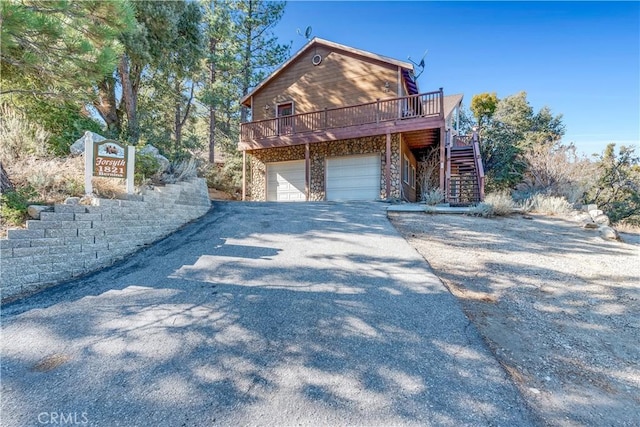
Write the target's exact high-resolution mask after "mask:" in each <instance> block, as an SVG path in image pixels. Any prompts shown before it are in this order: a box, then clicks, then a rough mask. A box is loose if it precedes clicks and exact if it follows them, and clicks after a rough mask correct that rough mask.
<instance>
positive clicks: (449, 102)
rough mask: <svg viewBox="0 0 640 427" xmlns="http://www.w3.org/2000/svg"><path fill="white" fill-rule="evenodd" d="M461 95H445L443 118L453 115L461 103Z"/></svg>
mask: <svg viewBox="0 0 640 427" xmlns="http://www.w3.org/2000/svg"><path fill="white" fill-rule="evenodd" d="M462 96H463V95H462V94H461V93H458V94H455V95H445V97H444V116H445V117H449V115H451V113H453V110H454V108H456V106H457V105H458V104H459V103H461V102H462Z"/></svg>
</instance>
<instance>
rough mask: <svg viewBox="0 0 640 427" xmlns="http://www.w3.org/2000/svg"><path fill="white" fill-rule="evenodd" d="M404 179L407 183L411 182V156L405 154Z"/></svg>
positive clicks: (403, 164)
mask: <svg viewBox="0 0 640 427" xmlns="http://www.w3.org/2000/svg"><path fill="white" fill-rule="evenodd" d="M402 180H403V181H404V182H405V183H407V184H408V183H409V158H408V157H407V156H404V162H403V163H402Z"/></svg>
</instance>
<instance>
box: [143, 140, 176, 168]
mask: <svg viewBox="0 0 640 427" xmlns="http://www.w3.org/2000/svg"><path fill="white" fill-rule="evenodd" d="M138 153H139V154H150V155H152V156H153V157H155V158H156V160H158V163H160V168H159V170H160V171H161V172H163V171H165V170H167V168H168V167H169V163H170V162H169V159H167V158H166V157H165V156H163V155H162V154H160V150H158V149H157V148H156V147H154V146H153V145H151V144H147V145H145V146H144V147H142V148H141V149H140V151H138Z"/></svg>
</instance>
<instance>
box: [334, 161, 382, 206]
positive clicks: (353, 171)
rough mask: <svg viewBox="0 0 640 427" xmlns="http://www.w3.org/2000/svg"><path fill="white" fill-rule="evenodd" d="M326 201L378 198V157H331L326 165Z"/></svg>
mask: <svg viewBox="0 0 640 427" xmlns="http://www.w3.org/2000/svg"><path fill="white" fill-rule="evenodd" d="M326 167H327V169H326V190H327V196H326V198H327V200H376V199H379V198H380V155H379V154H372V155H364V156H347V157H331V158H328V159H327V165H326Z"/></svg>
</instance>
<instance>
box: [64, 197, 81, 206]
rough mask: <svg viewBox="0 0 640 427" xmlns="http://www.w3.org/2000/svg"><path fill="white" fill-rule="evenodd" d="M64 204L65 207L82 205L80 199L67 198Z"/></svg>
mask: <svg viewBox="0 0 640 427" xmlns="http://www.w3.org/2000/svg"><path fill="white" fill-rule="evenodd" d="M64 204H65V205H79V204H80V197H67V198H66V199H65V200H64Z"/></svg>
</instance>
